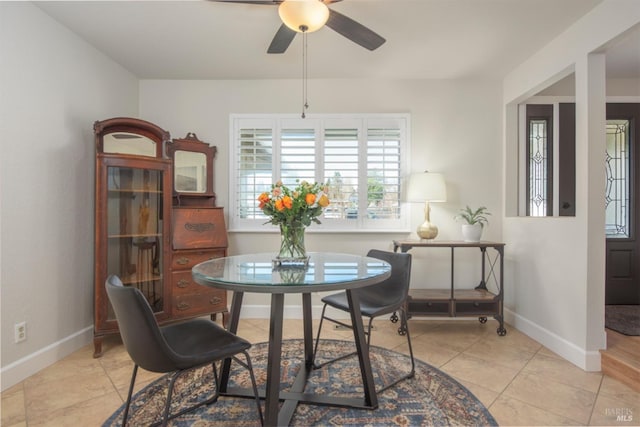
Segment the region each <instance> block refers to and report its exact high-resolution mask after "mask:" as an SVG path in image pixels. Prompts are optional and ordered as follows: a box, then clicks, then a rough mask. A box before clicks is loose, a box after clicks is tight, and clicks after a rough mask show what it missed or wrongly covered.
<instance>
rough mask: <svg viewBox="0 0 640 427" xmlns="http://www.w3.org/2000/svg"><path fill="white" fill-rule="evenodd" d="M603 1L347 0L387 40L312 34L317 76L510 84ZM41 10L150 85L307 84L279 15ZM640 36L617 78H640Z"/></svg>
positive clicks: (245, 9)
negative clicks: (376, 44) (517, 70)
mask: <svg viewBox="0 0 640 427" xmlns="http://www.w3.org/2000/svg"><path fill="white" fill-rule="evenodd" d="M600 1H601V0H561V1H560V0H344V1H341V2H339V3H334V4H332V5H331V6H330V7H331V8H332V9H335V10H336V11H338V12H340V13H342V14H344V15H347V16H348V17H350V18H352V19H354V20H356V21H358V22H360V23H362V24H364V25H365V26H367V27H369V28H371V29H372V30H374V31H376V32H377V33H379V34H380V35H382V36H383V37H385V38H386V39H387V42H386V43H385V44H384V45H382V47H380V48H379V49H377V50H375V51H372V52H370V51H368V50H366V49H364V48H362V47H360V46H358V45H356V44H354V43H353V42H351V41H349V40H347V39H346V38H344V37H342V36H340V35H339V34H337V33H336V32H334V31H333V30H331V29H329V28H327V27H325V28H323V29H321V30H320V31H317V32H315V33H311V34H309V35H308V47H309V77H310V78H436V79H442V78H445V79H449V78H491V79H493V78H501V77H502V76H504V75H505V74H506V73H507V72H509V71H510V70H511V69H512V68H513V67H514V66H516V65H517V64H519V63H520V62H522V61H523V60H524V59H526V58H527V57H529V56H530V55H531V54H532V53H534V52H536V51H537V50H539V49H540V48H542V47H543V46H544V45H545V44H546V43H548V42H549V41H550V40H552V39H553V38H554V37H556V36H557V35H558V34H560V33H561V32H562V31H563V30H564V29H566V28H567V27H568V26H570V25H571V24H572V23H573V22H575V21H576V20H578V19H579V18H580V17H581V16H583V15H584V14H585V13H587V12H589V10H591V9H592V8H593V7H594V6H595V5H597V4H598V3H600ZM36 4H37V5H38V6H39V7H40V8H41V9H42V10H44V11H45V12H46V13H48V14H49V15H50V16H52V17H53V18H55V19H56V20H58V21H59V22H61V23H62V24H64V25H65V26H67V27H68V28H69V29H71V30H72V31H73V32H75V33H77V34H78V35H79V36H80V37H82V38H84V39H85V40H87V41H88V42H89V43H91V44H92V45H94V46H95V47H96V48H98V49H99V50H101V51H102V52H104V53H105V54H106V55H108V56H109V57H111V58H112V59H114V60H115V61H116V62H118V63H120V64H121V65H122V66H124V67H125V68H126V69H128V70H129V71H131V72H133V73H134V74H135V75H136V76H137V77H139V78H141V79H256V78H258V79H278V78H299V77H300V75H301V72H302V59H301V58H302V37H301V36H299V35H298V36H296V39H295V40H294V41H293V43H292V44H291V46H290V47H289V49H288V50H287V52H286V53H284V54H282V55H268V54H267V53H266V50H267V47H268V46H269V43H270V42H271V39H272V37H273V35H274V34H275V32H276V30H277V29H278V27H279V26H280V19H279V17H278V13H277V8H276V7H275V6H270V5H267V6H265V5H247V4H237V3H236V4H231V3H220V2H214V1H206V0H202V1H189V0H182V1H149V0H147V1H105V2H102V1H69V2H63V1H46V2H36ZM638 34H640V31H637V32H636V34H635V36H633V37H630V38H628V39H627V40H626V41H625V42H624V43H626V44H620V45H619V47H617V48H612V49H611V50H610V54H609V53H608V55H607V57H608V59H607V62H608V75H609V76H611V77H632V76H634V77H638V76H640V35H638Z"/></svg>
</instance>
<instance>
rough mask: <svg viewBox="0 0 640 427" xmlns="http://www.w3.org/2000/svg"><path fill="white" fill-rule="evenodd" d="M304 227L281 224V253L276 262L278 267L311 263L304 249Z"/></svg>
mask: <svg viewBox="0 0 640 427" xmlns="http://www.w3.org/2000/svg"><path fill="white" fill-rule="evenodd" d="M304 231H305V227H304V226H302V225H289V224H280V238H281V240H280V252H279V253H278V256H277V257H276V259H275V260H274V261H275V262H276V263H277V264H278V265H281V266H286V265H306V264H307V262H308V261H309V257H308V256H307V250H306V249H305V247H304Z"/></svg>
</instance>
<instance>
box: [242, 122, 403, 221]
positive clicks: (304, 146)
mask: <svg viewBox="0 0 640 427" xmlns="http://www.w3.org/2000/svg"><path fill="white" fill-rule="evenodd" d="M408 127H409V116H408V115H397V114H388V115H387V114H383V115H339V116H337V115H326V116H307V118H305V119H301V118H299V117H294V116H290V115H260V116H250V115H233V116H232V117H231V129H232V136H231V150H230V156H231V161H230V165H232V168H231V170H230V174H231V176H230V200H229V212H230V215H229V229H230V230H231V231H241V230H246V231H250V230H259V231H268V230H276V228H275V227H272V226H270V225H265V223H266V222H267V220H268V218H267V217H266V216H264V215H263V214H262V212H261V211H260V209H259V208H258V201H257V199H258V196H259V195H260V194H261V193H263V192H268V191H270V190H271V186H272V185H273V184H274V183H276V182H277V181H278V180H281V181H282V183H283V184H284V185H286V186H288V187H295V186H296V185H297V184H298V183H299V182H301V181H308V182H311V183H312V182H321V183H324V184H325V185H326V188H327V192H328V196H329V199H330V200H331V204H330V205H329V206H328V207H327V208H325V210H324V213H323V215H322V216H321V217H320V218H319V219H320V221H321V222H322V224H314V225H313V227H311V228H310V229H309V230H308V231H310V232H314V231H322V230H327V231H335V230H344V231H367V230H375V231H377V232H380V231H399V230H403V231H406V230H407V228H408V227H407V218H406V215H405V214H403V205H402V199H401V192H402V177H403V176H404V175H406V174H407V173H408V172H407V161H408V152H407V151H408V146H409V143H408V140H407V135H408Z"/></svg>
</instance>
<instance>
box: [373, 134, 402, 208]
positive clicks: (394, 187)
mask: <svg viewBox="0 0 640 427" xmlns="http://www.w3.org/2000/svg"><path fill="white" fill-rule="evenodd" d="M401 154H402V153H401V134H400V129H397V128H372V129H367V185H368V187H369V188H368V191H367V212H368V215H369V217H373V218H380V219H391V220H393V219H397V218H399V217H400V181H401V165H402V164H401Z"/></svg>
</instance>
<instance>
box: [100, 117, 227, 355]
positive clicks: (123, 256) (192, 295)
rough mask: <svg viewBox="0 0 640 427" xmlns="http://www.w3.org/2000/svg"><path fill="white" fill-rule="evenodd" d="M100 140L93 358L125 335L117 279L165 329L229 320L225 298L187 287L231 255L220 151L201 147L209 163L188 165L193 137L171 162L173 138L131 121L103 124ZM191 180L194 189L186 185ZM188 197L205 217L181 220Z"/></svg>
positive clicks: (154, 127)
mask: <svg viewBox="0 0 640 427" xmlns="http://www.w3.org/2000/svg"><path fill="white" fill-rule="evenodd" d="M94 134H95V143H96V178H95V274H94V301H95V304H94V357H100V356H101V355H102V340H103V337H104V336H105V335H107V334H114V333H118V325H117V322H116V320H115V314H114V312H113V309H112V307H111V304H110V303H109V300H108V298H107V295H106V291H105V287H104V284H105V280H106V278H107V277H108V276H109V275H111V274H116V275H118V276H119V277H120V278H121V280H122V282H123V283H124V284H125V285H126V286H135V287H137V288H138V289H140V291H142V293H143V294H144V296H145V297H146V298H147V301H149V304H150V305H151V308H152V309H153V311H154V313H155V316H156V319H157V320H158V322H160V323H166V322H171V321H175V320H178V319H184V318H189V317H196V316H201V315H205V314H211V316H212V317H213V316H215V313H218V312H220V313H226V312H227V300H226V293H225V292H223V291H217V290H215V289H209V288H205V287H202V286H199V285H198V288H196V287H195V286H194V285H193V284H191V283H189V284H188V285H185V281H190V279H191V267H190V266H192V265H195V263H197V262H200V261H204V260H205V259H208V258H210V257H215V256H224V255H226V246H227V234H226V227H225V225H224V217H223V216H222V208H217V207H215V194H214V193H213V179H212V176H213V155H214V153H215V147H209V146H208V144H205V143H202V142H200V141H197V143H198V144H200V145H196V146H195V147H196V148H197V150H196V154H202V156H204V157H202V156H200V155H196V156H194V158H195V159H197V161H195V162H194V161H192V160H189V159H190V158H191V154H189V147H190V146H192V145H193V144H195V143H196V141H194V140H193V139H194V138H195V136H194V137H190V136H189V135H188V140H187V141H186V142H187V144H186V145H181V144H180V143H178V144H177V145H176V147H182V148H180V151H182V152H181V153H179V154H178V156H177V158H176V156H175V155H174V154H175V151H172V150H167V151H169V152H171V154H170V155H169V156H166V155H165V149H166V148H168V147H169V146H171V144H172V142H171V141H170V139H169V132H167V131H165V130H163V129H162V128H160V127H158V126H157V125H155V124H153V123H150V122H147V121H144V120H140V119H134V118H126V117H120V118H113V119H108V120H103V121H98V122H96V123H95V124H94ZM176 141H180V140H176ZM189 144H191V145H189ZM205 148H206V149H205ZM185 159H186V160H185ZM175 160H179V161H180V164H178V165H176V164H174V161H175ZM174 171H175V173H174ZM184 178H187V179H186V182H187V184H181V182H183V181H184ZM192 188H194V189H195V190H194V191H191V189H192ZM184 189H186V190H184ZM183 190H184V191H183ZM183 193H184V196H185V197H184V200H188V203H189V206H190V209H192V210H195V211H199V210H200V211H203V212H206V214H205V213H202V212H200V213H197V212H196V214H194V213H191V214H187V215H186V216H185V215H184V213H183V211H182V210H180V211H177V212H176V209H184V208H181V207H179V205H180V203H182V200H183V198H182V195H183ZM174 204H176V205H177V206H176V207H175V208H174V206H173V205H174ZM214 212H215V213H214ZM194 215H195V217H194ZM185 218H187V219H185ZM193 218H195V219H193ZM179 227H182V229H178V228H179ZM185 227H186V228H185ZM183 229H184V230H186V231H183ZM190 230H191V231H190ZM176 243H177V245H178V246H177V247H176ZM196 254H197V255H198V257H195V256H194V255H196ZM185 259H186V260H187V261H184V260H185ZM196 260H197V262H195V261H196ZM187 272H188V274H187ZM199 288H202V289H199Z"/></svg>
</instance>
